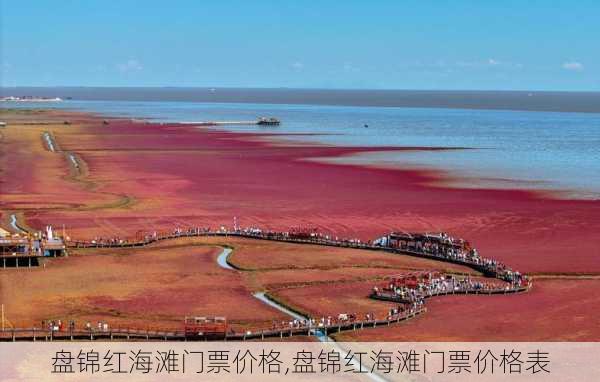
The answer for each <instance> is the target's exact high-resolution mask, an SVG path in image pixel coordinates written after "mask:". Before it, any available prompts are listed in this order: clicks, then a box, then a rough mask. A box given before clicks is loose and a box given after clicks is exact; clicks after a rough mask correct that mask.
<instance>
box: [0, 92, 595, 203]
mask: <svg viewBox="0 0 600 382" xmlns="http://www.w3.org/2000/svg"><path fill="white" fill-rule="evenodd" d="M0 107H21V108H31V107H38V108H39V107H54V108H65V109H75V110H85V111H93V112H97V113H102V114H105V115H109V116H125V117H133V118H145V119H152V120H156V121H164V122H182V121H188V122H191V121H231V120H254V119H256V118H257V117H259V116H274V117H277V118H279V119H281V120H282V124H281V126H279V127H259V126H227V127H224V128H226V129H229V130H234V131H248V132H255V131H268V132H280V133H317V134H319V135H316V136H301V137H289V138H286V139H301V140H304V141H307V140H308V141H316V142H321V143H328V144H339V145H368V146H424V147H468V148H471V149H469V150H452V151H442V152H409V153H392V154H391V153H385V154H378V153H374V154H368V155H361V156H358V157H355V158H346V159H344V161H345V162H360V163H374V164H378V165H386V166H398V165H401V166H404V167H406V166H410V167H415V168H420V167H433V168H435V169H439V170H443V171H447V172H448V173H449V174H451V175H452V176H454V177H457V178H458V179H457V181H456V183H457V184H459V185H460V186H468V187H502V188H514V187H519V188H527V189H544V190H551V191H556V192H560V193H562V195H563V196H564V197H577V198H592V199H600V113H576V112H549V111H506V110H482V109H449V108H408V107H378V106H328V105H302V104H274V103H260V104H254V103H215V102H210V103H208V102H187V101H168V102H163V101H125V100H109V101H101V100H70V101H65V102H60V103H35V104H32V103H15V102H10V103H7V102H2V103H0ZM365 125H368V127H365Z"/></svg>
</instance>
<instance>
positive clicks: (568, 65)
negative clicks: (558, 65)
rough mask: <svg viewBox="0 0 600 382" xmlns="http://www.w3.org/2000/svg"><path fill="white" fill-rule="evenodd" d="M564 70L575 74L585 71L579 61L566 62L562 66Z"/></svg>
mask: <svg viewBox="0 0 600 382" xmlns="http://www.w3.org/2000/svg"><path fill="white" fill-rule="evenodd" d="M562 67H563V69H565V70H571V71H574V72H581V71H582V70H583V64H582V63H581V62H577V61H570V62H565V63H564V64H562Z"/></svg>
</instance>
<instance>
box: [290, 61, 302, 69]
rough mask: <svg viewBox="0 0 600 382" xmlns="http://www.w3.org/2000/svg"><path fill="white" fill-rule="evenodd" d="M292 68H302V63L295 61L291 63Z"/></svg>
mask: <svg viewBox="0 0 600 382" xmlns="http://www.w3.org/2000/svg"><path fill="white" fill-rule="evenodd" d="M292 69H294V70H298V71H300V70H302V69H304V64H303V63H301V62H299V61H296V62H294V63H293V64H292Z"/></svg>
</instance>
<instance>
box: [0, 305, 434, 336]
mask: <svg viewBox="0 0 600 382" xmlns="http://www.w3.org/2000/svg"><path fill="white" fill-rule="evenodd" d="M426 311H427V308H424V307H423V308H420V309H418V310H414V311H409V312H404V313H402V314H399V315H396V316H391V317H388V318H386V319H384V320H368V321H351V322H350V321H347V322H337V323H335V324H331V325H312V326H306V325H297V326H294V327H290V328H276V329H266V330H260V331H254V332H245V333H233V332H229V333H227V334H226V335H225V336H222V337H214V338H206V337H190V336H187V337H186V335H185V332H184V331H183V330H179V331H177V330H140V329H131V328H126V329H122V328H118V329H108V330H95V329H92V330H83V329H75V330H68V329H67V330H64V331H53V330H49V329H40V328H13V329H6V330H4V331H0V341H3V342H7V341H8V342H10V341H12V342H16V341H211V340H213V341H214V340H216V341H246V340H265V339H269V338H286V337H294V336H327V335H328V334H332V333H340V332H343V331H349V330H354V331H355V330H364V329H369V328H376V327H380V326H389V325H392V324H395V323H399V322H402V321H406V320H409V319H411V318H413V317H416V316H418V315H420V314H423V313H425V312H426Z"/></svg>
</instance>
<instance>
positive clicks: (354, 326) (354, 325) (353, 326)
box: [352, 323, 356, 331]
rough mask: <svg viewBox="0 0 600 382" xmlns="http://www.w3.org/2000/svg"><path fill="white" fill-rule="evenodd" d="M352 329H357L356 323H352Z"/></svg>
mask: <svg viewBox="0 0 600 382" xmlns="http://www.w3.org/2000/svg"><path fill="white" fill-rule="evenodd" d="M352 330H354V331H356V323H353V324H352Z"/></svg>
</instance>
